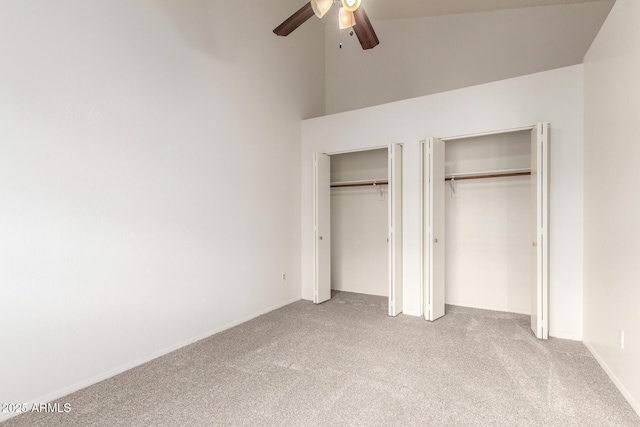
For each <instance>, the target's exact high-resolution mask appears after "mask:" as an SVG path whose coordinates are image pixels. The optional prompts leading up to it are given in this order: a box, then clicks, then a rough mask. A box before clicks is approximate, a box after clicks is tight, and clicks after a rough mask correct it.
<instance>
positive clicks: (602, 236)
mask: <svg viewBox="0 0 640 427" xmlns="http://www.w3.org/2000/svg"><path fill="white" fill-rule="evenodd" d="M638 22H640V2H638V1H637V0H618V1H617V2H616V5H615V6H614V8H613V10H612V11H611V14H610V15H609V18H608V19H607V21H606V22H605V24H604V26H603V27H602V30H601V31H600V33H599V34H598V37H597V38H596V40H595V41H594V43H593V45H592V46H591V48H590V49H589V52H588V53H587V55H586V57H585V61H584V86H585V89H584V91H585V150H584V165H585V173H584V188H585V197H584V288H585V289H584V342H585V343H586V344H587V345H588V346H589V347H590V349H591V351H592V352H593V353H594V354H595V355H596V357H598V359H599V361H600V363H601V364H602V365H603V366H604V367H605V369H606V370H607V372H608V373H609V375H610V376H611V377H612V378H613V380H614V381H615V382H616V384H617V385H618V387H619V388H620V389H621V390H622V392H623V394H624V395H625V396H626V397H627V399H628V400H629V401H630V402H631V404H632V405H633V406H634V408H635V410H636V412H638V413H639V414H640V369H638V368H639V366H640V365H639V362H640V305H639V302H640V282H639V278H640V223H639V219H640V198H639V197H638V183H639V182H640V149H639V148H638V147H639V146H638V135H640V80H639V79H638V76H640V27H639V26H638ZM619 330H623V331H624V333H625V348H624V349H621V348H620V347H619V346H618V331H619Z"/></svg>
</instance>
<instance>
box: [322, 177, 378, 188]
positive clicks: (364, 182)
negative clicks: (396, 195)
mask: <svg viewBox="0 0 640 427" xmlns="http://www.w3.org/2000/svg"><path fill="white" fill-rule="evenodd" d="M387 184H389V181H388V180H386V179H367V180H362V181H337V182H332V183H331V188H337V187H364V186H369V185H374V186H375V185H387Z"/></svg>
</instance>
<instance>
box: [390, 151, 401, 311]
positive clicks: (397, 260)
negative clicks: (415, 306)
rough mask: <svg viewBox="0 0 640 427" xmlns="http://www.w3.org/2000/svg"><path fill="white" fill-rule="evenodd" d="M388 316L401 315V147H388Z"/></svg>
mask: <svg viewBox="0 0 640 427" xmlns="http://www.w3.org/2000/svg"><path fill="white" fill-rule="evenodd" d="M388 174H389V234H388V236H389V316H397V315H398V314H400V313H402V146H401V145H399V144H391V145H389V170H388Z"/></svg>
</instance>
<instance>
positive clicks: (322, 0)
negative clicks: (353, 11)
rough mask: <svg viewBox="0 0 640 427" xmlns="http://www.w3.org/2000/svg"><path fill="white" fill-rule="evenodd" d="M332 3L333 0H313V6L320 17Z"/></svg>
mask: <svg viewBox="0 0 640 427" xmlns="http://www.w3.org/2000/svg"><path fill="white" fill-rule="evenodd" d="M358 1H359V0H358ZM331 5H333V0H311V8H312V9H313V13H315V14H316V16H317V17H318V18H322V17H323V16H324V15H325V14H326V13H327V12H328V11H329V9H331Z"/></svg>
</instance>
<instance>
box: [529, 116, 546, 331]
mask: <svg viewBox="0 0 640 427" xmlns="http://www.w3.org/2000/svg"><path fill="white" fill-rule="evenodd" d="M531 209H532V212H531V235H532V243H531V257H532V265H533V267H534V274H533V275H532V278H531V281H532V284H531V329H532V330H533V333H534V334H535V335H536V337H538V338H540V339H547V338H549V227H548V225H549V125H548V123H538V124H537V125H536V127H535V128H533V130H532V131H531Z"/></svg>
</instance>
